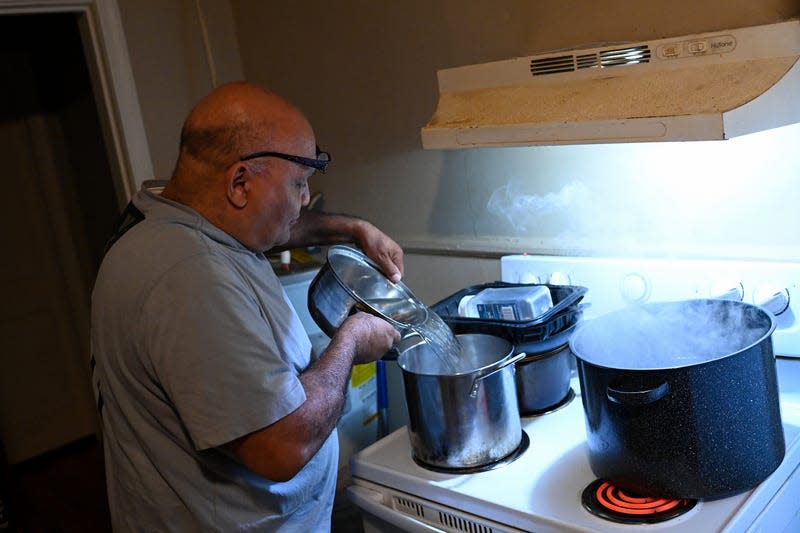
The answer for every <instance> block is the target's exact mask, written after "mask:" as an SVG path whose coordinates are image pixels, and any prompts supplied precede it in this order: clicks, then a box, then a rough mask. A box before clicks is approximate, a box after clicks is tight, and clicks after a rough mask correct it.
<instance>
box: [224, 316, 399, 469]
mask: <svg viewBox="0 0 800 533" xmlns="http://www.w3.org/2000/svg"><path fill="white" fill-rule="evenodd" d="M399 339H400V334H399V333H398V332H397V330H395V329H394V328H393V327H392V326H391V325H390V324H389V323H388V322H386V321H385V320H382V319H380V318H377V317H374V316H372V315H369V314H367V313H356V314H355V315H353V316H351V317H349V318H348V319H347V320H345V321H344V322H343V323H342V326H341V327H340V328H339V330H338V331H337V332H336V334H335V335H334V337H333V338H332V339H331V342H330V344H329V345H328V348H327V349H326V350H325V351H324V352H323V354H322V357H320V358H319V360H317V361H315V362H313V363H312V364H311V365H309V367H308V368H307V369H306V371H305V372H303V373H302V374H301V375H300V382H301V383H302V385H303V389H304V390H305V393H306V401H305V402H304V403H303V405H301V406H300V407H299V408H298V409H296V410H295V411H293V412H292V413H290V414H288V415H287V416H285V417H283V418H282V419H280V420H278V421H277V422H275V423H274V424H272V425H270V426H267V427H265V428H263V429H261V430H258V431H255V432H253V433H250V434H249V435H246V436H244V437H242V438H240V439H237V440H235V441H233V442H232V443H230V444H229V445H228V446H229V447H230V449H231V450H232V451H233V452H234V454H235V455H236V456H237V458H238V459H239V461H241V462H242V464H244V465H245V466H246V467H247V468H248V469H250V470H252V471H253V472H255V473H256V474H258V475H260V476H262V477H265V478H267V479H271V480H273V481H288V480H290V479H291V478H293V477H294V476H295V475H296V474H297V473H298V472H299V471H300V470H301V469H302V468H303V467H304V466H305V465H306V463H308V461H310V460H311V458H312V457H314V454H316V453H317V451H319V449H320V447H322V445H323V444H324V442H325V440H326V439H327V438H328V436H329V435H330V433H331V431H333V428H334V427H335V426H336V424H337V423H338V422H339V418H340V417H341V414H342V410H343V409H344V402H345V394H346V390H347V380H348V379H350V372H351V369H352V366H353V364H354V363H367V362H370V361H374V360H376V359H379V358H380V357H382V356H383V355H384V354H385V353H386V352H387V351H388V350H389V348H390V347H391V346H392V345H393V344H394V343H396V342H397V341H399Z"/></svg>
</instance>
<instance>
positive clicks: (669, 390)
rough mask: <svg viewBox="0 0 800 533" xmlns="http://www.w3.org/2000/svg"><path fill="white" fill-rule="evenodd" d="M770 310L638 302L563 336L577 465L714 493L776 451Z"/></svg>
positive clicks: (720, 303)
mask: <svg viewBox="0 0 800 533" xmlns="http://www.w3.org/2000/svg"><path fill="white" fill-rule="evenodd" d="M774 329H775V323H774V319H773V318H772V315H770V314H769V313H767V312H766V311H764V310H763V309H761V308H759V307H757V306H754V305H749V304H745V303H742V302H735V301H729V300H688V301H683V302H663V303H653V304H647V305H643V306H641V307H638V308H631V309H625V310H622V311H617V312H613V313H609V314H607V315H604V316H602V317H599V318H597V319H595V320H592V321H589V322H587V323H586V324H585V325H584V326H583V327H582V328H580V329H579V330H578V331H577V332H576V333H575V334H574V335H573V336H572V338H571V339H570V348H571V349H572V352H573V353H574V354H575V356H576V357H577V365H578V376H579V378H580V383H581V392H582V400H583V407H584V412H585V415H586V429H587V443H588V449H589V463H590V465H591V467H592V471H593V472H594V473H595V475H597V476H598V477H600V478H604V479H607V480H609V481H611V482H614V483H615V484H616V485H618V486H620V487H626V488H628V489H630V490H633V491H636V492H639V493H641V494H652V495H657V496H664V497H673V498H701V499H702V498H721V497H725V496H729V495H732V494H736V493H738V492H742V491H745V490H749V489H751V488H752V487H754V486H755V485H756V484H758V483H759V482H761V481H763V480H764V479H765V478H766V477H767V476H769V475H770V474H771V473H772V472H773V471H774V470H775V469H776V468H777V467H778V465H779V464H780V463H781V461H782V460H783V457H784V451H785V450H784V446H785V444H784V436H783V427H782V425H781V415H780V408H779V403H778V383H777V375H776V370H775V357H774V354H773V351H772V338H771V335H772V331H773V330H774Z"/></svg>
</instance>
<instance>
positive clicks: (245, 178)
mask: <svg viewBox="0 0 800 533" xmlns="http://www.w3.org/2000/svg"><path fill="white" fill-rule="evenodd" d="M249 190H250V170H249V169H248V168H247V165H244V164H242V163H237V164H236V165H234V166H233V167H231V169H230V170H228V181H227V184H226V190H225V193H226V194H227V196H228V201H229V202H230V203H231V204H233V205H234V206H235V207H237V208H238V209H243V208H244V207H245V206H246V205H247V193H248V192H249Z"/></svg>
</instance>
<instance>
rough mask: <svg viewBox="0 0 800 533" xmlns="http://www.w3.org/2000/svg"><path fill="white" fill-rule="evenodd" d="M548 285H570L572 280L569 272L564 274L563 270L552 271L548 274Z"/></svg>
mask: <svg viewBox="0 0 800 533" xmlns="http://www.w3.org/2000/svg"><path fill="white" fill-rule="evenodd" d="M548 283H550V285H571V284H572V282H571V280H570V279H569V274H564V273H563V272H558V271H556V272H553V273H552V274H550V280H549V281H548Z"/></svg>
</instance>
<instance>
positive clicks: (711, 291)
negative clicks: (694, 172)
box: [348, 256, 800, 533]
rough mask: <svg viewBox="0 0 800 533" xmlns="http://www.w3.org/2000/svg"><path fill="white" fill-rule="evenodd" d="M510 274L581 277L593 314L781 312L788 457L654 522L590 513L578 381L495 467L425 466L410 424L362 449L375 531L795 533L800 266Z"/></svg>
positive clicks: (522, 266)
mask: <svg viewBox="0 0 800 533" xmlns="http://www.w3.org/2000/svg"><path fill="white" fill-rule="evenodd" d="M501 272H502V278H503V280H504V281H511V282H537V281H538V282H550V283H560V284H563V283H572V284H575V285H581V286H585V287H587V288H588V289H589V291H588V293H587V295H586V297H585V298H584V302H585V303H587V304H589V305H588V307H587V308H586V311H585V315H584V317H585V319H586V320H590V319H591V318H592V317H593V316H598V315H600V314H603V313H605V312H607V311H610V310H613V309H617V308H620V307H622V306H623V305H625V304H626V302H633V301H637V302H644V301H655V300H667V299H685V298H691V297H712V296H713V297H725V298H737V299H742V300H744V301H748V302H753V301H755V302H756V303H761V302H766V304H765V305H766V307H767V308H769V309H772V310H773V313H779V314H777V315H776V323H777V328H776V330H775V332H774V334H773V341H774V347H775V353H776V354H777V355H778V359H777V367H778V381H779V387H780V405H781V413H782V421H783V428H784V432H785V438H786V455H785V458H784V460H783V462H782V463H781V465H780V466H779V467H778V469H777V470H776V471H775V472H774V473H773V474H772V475H770V476H769V477H768V478H767V479H766V480H765V481H763V482H762V483H761V484H759V485H758V486H757V487H755V488H754V489H752V490H750V491H747V492H744V493H741V494H738V495H735V496H732V497H728V498H722V499H718V500H713V501H698V502H697V503H696V504H695V505H694V507H692V508H691V509H690V510H688V511H687V512H686V513H685V514H682V515H680V516H677V517H674V518H671V519H669V520H666V521H664V522H661V523H658V524H650V525H647V526H641V525H631V524H621V523H617V522H613V521H609V520H607V519H606V518H601V517H599V516H596V515H595V514H592V513H590V512H589V511H588V510H586V508H584V506H583V504H582V493H583V491H584V489H585V488H586V487H587V486H588V485H590V484H591V483H592V482H593V481H595V476H594V474H593V473H592V471H591V469H590V467H589V463H588V459H587V455H586V449H585V439H586V430H585V422H584V414H583V407H582V404H581V399H580V387H579V383H578V380H577V379H573V380H572V382H571V387H572V389H573V391H574V392H575V398H574V399H573V400H572V401H570V402H568V403H566V405H563V406H562V407H561V408H560V409H557V410H555V411H553V412H550V413H548V414H544V415H541V416H538V417H523V419H522V422H523V424H522V425H523V430H524V431H525V432H526V433H527V435H528V436H529V438H530V445H529V447H528V449H527V450H526V451H524V452H523V453H522V454H521V456H520V457H519V458H517V459H515V460H513V461H512V462H510V463H507V464H504V465H502V466H499V467H497V468H495V469H493V470H487V471H484V472H478V473H468V474H453V473H442V472H434V471H431V470H428V469H425V468H423V467H421V466H418V465H417V463H415V461H414V460H413V458H412V450H411V445H410V442H409V437H408V434H407V431H406V428H401V429H398V430H397V431H395V432H393V433H392V434H390V435H389V436H387V437H386V438H384V439H382V440H380V441H378V442H377V443H375V444H374V445H372V446H370V447H368V448H366V449H365V450H363V451H362V452H361V453H359V454H357V455H356V456H355V457H354V458H353V460H352V462H351V463H352V465H351V471H352V475H353V480H354V485H353V486H351V487H350V488H349V489H348V490H349V494H350V497H351V499H352V500H353V501H354V502H355V503H356V504H357V505H358V506H359V507H361V509H362V515H363V521H364V529H365V531H366V532H368V533H369V532H376V531H380V532H391V531H418V532H422V531H425V532H433V531H446V532H464V533H500V532H523V531H524V532H566V531H576V532H577V531H580V532H584V533H587V532H626V531H641V530H642V529H645V527H646V528H647V529H648V530H653V531H659V532H671V531H692V532H694V531H702V532H714V531H725V532H739V531H763V532H770V533H773V532H786V533H788V532H794V531H800V358H798V357H800V335H799V334H798V332H800V322H798V319H797V317H798V315H800V264H798V263H770V262H735V261H672V260H647V259H600V258H574V257H551V256H509V257H504V258H502V261H501Z"/></svg>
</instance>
